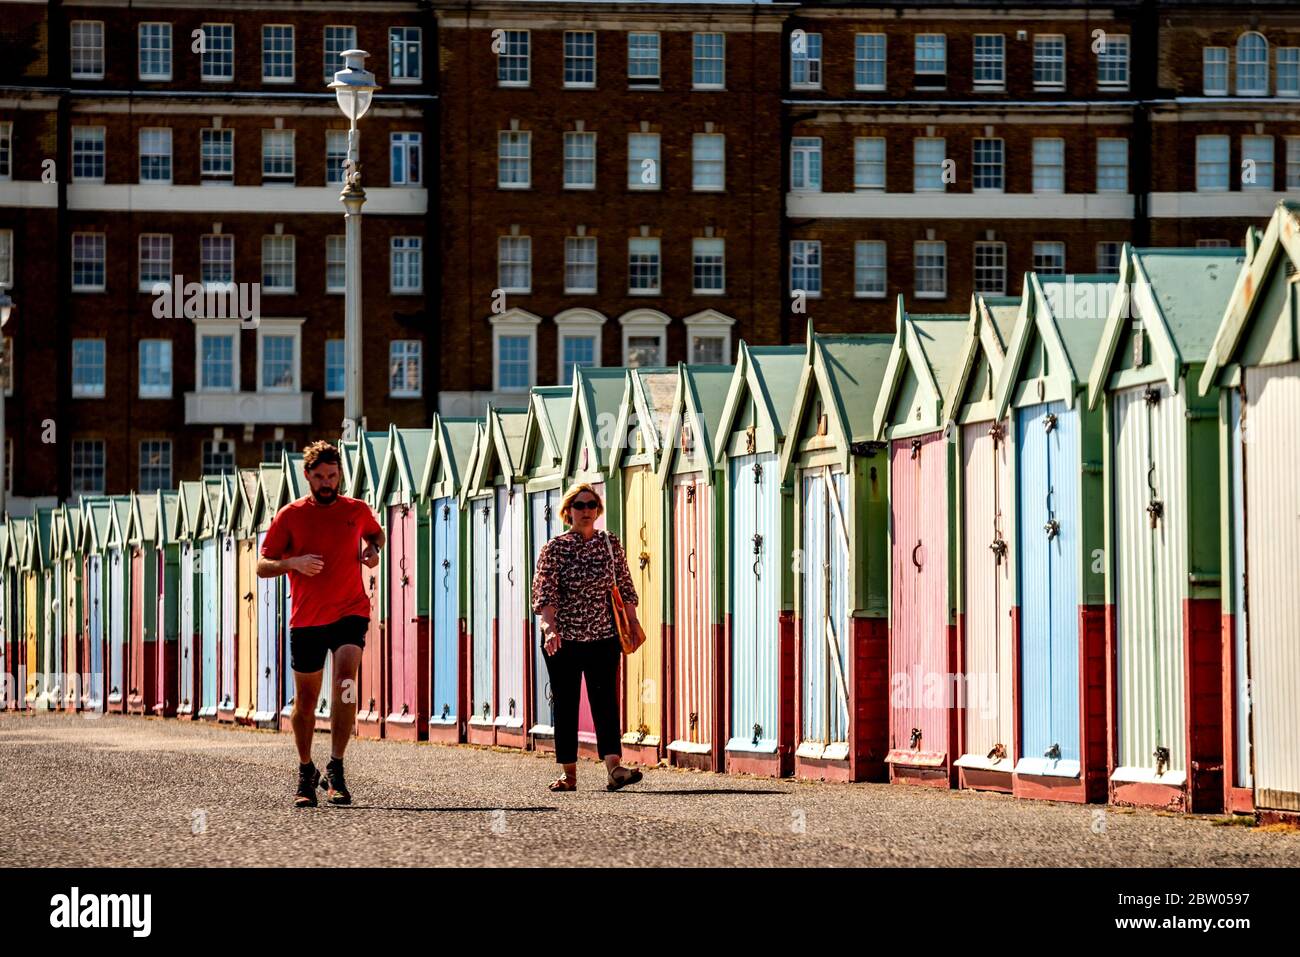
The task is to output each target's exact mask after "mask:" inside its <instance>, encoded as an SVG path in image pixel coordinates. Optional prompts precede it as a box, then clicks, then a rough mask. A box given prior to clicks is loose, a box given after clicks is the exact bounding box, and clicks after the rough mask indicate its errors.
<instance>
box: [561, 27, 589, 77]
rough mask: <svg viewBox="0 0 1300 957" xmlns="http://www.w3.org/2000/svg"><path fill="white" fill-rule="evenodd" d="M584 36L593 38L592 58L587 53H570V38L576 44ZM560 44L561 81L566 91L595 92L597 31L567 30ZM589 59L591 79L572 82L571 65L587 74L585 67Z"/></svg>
mask: <svg viewBox="0 0 1300 957" xmlns="http://www.w3.org/2000/svg"><path fill="white" fill-rule="evenodd" d="M582 36H590V37H591V56H590V57H587V56H586V55H585V53H571V52H570V51H569V41H570V38H573V40H574V42H575V43H576V42H578V38H579V37H582ZM560 43H561V66H560V70H561V76H560V79H561V81H562V82H563V84H564V88H565V89H566V90H594V89H595V88H596V77H597V75H598V74H597V73H596V31H595V30H565V31H564V36H563V37H562V38H561V40H560ZM588 59H590V61H591V79H590V80H570V79H569V67H570V65H571V64H572V65H574V66H575V67H578V68H580V69H581V70H582V72H585V69H584V65H585V64H586V62H587V60H588Z"/></svg>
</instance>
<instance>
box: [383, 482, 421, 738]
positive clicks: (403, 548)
mask: <svg viewBox="0 0 1300 957" xmlns="http://www.w3.org/2000/svg"><path fill="white" fill-rule="evenodd" d="M388 529H389V534H390V535H391V536H392V541H391V542H390V544H389V554H388V601H389V612H388V633H389V638H388V640H389V664H388V667H389V674H390V676H391V677H390V681H389V695H388V698H389V701H388V714H389V719H390V720H393V721H399V722H401V723H402V724H405V725H410V726H411V727H417V726H418V719H419V710H420V696H419V693H418V688H419V682H420V677H421V676H420V673H419V672H420V661H419V652H420V647H419V640H420V636H419V632H418V627H419V620H418V618H417V617H416V616H417V611H418V610H417V606H416V593H415V590H416V583H415V581H416V572H415V561H416V554H415V552H416V532H415V529H416V513H415V509H414V508H412V507H411V506H409V505H393V506H391V507H390V508H389V511H388Z"/></svg>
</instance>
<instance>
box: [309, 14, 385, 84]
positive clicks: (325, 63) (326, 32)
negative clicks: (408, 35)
mask: <svg viewBox="0 0 1300 957" xmlns="http://www.w3.org/2000/svg"><path fill="white" fill-rule="evenodd" d="M349 30H351V31H352V35H351V37H350V38H349V37H348V36H347V31H349ZM331 31H333V33H334V35H333V36H331V35H330V34H331ZM339 32H342V33H343V37H342V39H341V42H340V37H339ZM320 39H321V60H322V63H321V71H322V72H323V73H324V82H325V83H331V82H333V80H334V74H335V73H338V72H339V71H340V70H344V69H346V66H345V65H344V63H343V57H342V54H343V51H345V50H355V49H356V48H357V28H356V27H355V26H350V25H349V24H346V23H327V24H325V26H323V27H322V28H321V34H320ZM331 41H333V42H332V43H331ZM331 46H333V47H335V49H334V51H333V54H334V55H333V58H331V56H330V47H331ZM390 49H391V47H390ZM390 81H391V77H390Z"/></svg>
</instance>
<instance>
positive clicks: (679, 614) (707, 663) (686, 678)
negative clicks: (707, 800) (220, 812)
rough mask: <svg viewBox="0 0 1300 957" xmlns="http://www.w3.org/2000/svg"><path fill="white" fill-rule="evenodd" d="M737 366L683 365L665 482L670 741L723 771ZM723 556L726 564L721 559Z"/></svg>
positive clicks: (674, 756) (674, 754) (679, 755)
mask: <svg viewBox="0 0 1300 957" xmlns="http://www.w3.org/2000/svg"><path fill="white" fill-rule="evenodd" d="M733 372H734V369H733V367H732V366H723V365H698V366H687V365H682V366H679V367H678V377H677V390H676V393H675V394H674V396H673V404H672V417H671V418H670V419H669V421H668V430H667V436H668V442H667V444H666V446H665V448H664V453H663V455H662V456H661V458H660V460H659V466H658V474H657V477H658V480H659V487H660V489H661V490H662V493H663V495H664V497H665V498H666V505H667V509H668V515H667V522H666V523H665V527H666V530H667V538H668V547H667V548H666V549H665V552H666V554H667V555H668V556H670V557H669V558H668V560H667V565H668V568H669V569H670V570H671V578H670V583H669V587H668V601H667V615H666V616H665V617H666V618H667V624H666V632H667V647H668V649H669V653H668V683H667V693H668V701H667V705H668V707H667V712H668V726H667V729H666V731H667V735H668V739H669V740H668V744H667V748H666V750H667V752H668V755H669V759H670V760H671V761H672V763H674V764H677V765H682V766H685V767H694V768H700V769H703V770H710V771H719V770H721V769H722V745H723V743H724V741H723V740H722V738H720V735H722V734H723V733H724V728H725V722H726V717H725V704H726V701H725V697H724V688H723V677H724V675H725V663H724V661H723V647H722V617H721V612H720V609H721V604H722V602H721V596H722V577H723V575H722V570H721V569H720V567H719V565H720V564H721V563H722V562H723V561H725V550H724V549H725V546H724V545H723V544H722V521H721V518H722V515H723V506H724V503H723V492H722V491H721V489H722V483H721V482H720V481H719V477H718V474H717V473H716V471H715V463H716V455H715V445H714V443H715V441H716V439H717V429H718V424H719V423H720V422H721V420H722V408H723V405H724V404H725V403H726V401H727V390H728V389H729V388H730V387H731V378H732V374H733ZM720 560H721V561H720Z"/></svg>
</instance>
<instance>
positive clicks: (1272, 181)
mask: <svg viewBox="0 0 1300 957" xmlns="http://www.w3.org/2000/svg"><path fill="white" fill-rule="evenodd" d="M1265 141H1267V142H1268V148H1267V149H1266V150H1264V151H1263V155H1262V156H1258V157H1256V156H1254V155H1252V154H1253V151H1254V147H1255V146H1256V145H1263V144H1264V142H1265ZM1239 146H1240V148H1241V171H1242V174H1243V176H1242V180H1241V189H1242V191H1243V192H1253V191H1256V190H1263V191H1265V192H1271V191H1273V190H1274V189H1275V188H1276V183H1277V142H1276V140H1274V138H1273V137H1272V136H1270V135H1269V134H1267V133H1264V134H1253V133H1252V134H1246V135H1243V136H1242V137H1241V143H1240V144H1239ZM1248 159H1254V160H1255V182H1253V183H1247V182H1246V180H1245V176H1244V174H1245V171H1246V170H1245V166H1246V161H1247V160H1248ZM1262 170H1267V171H1268V178H1267V181H1265V179H1264V177H1263V176H1261V175H1260V172H1261V171H1262Z"/></svg>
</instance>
